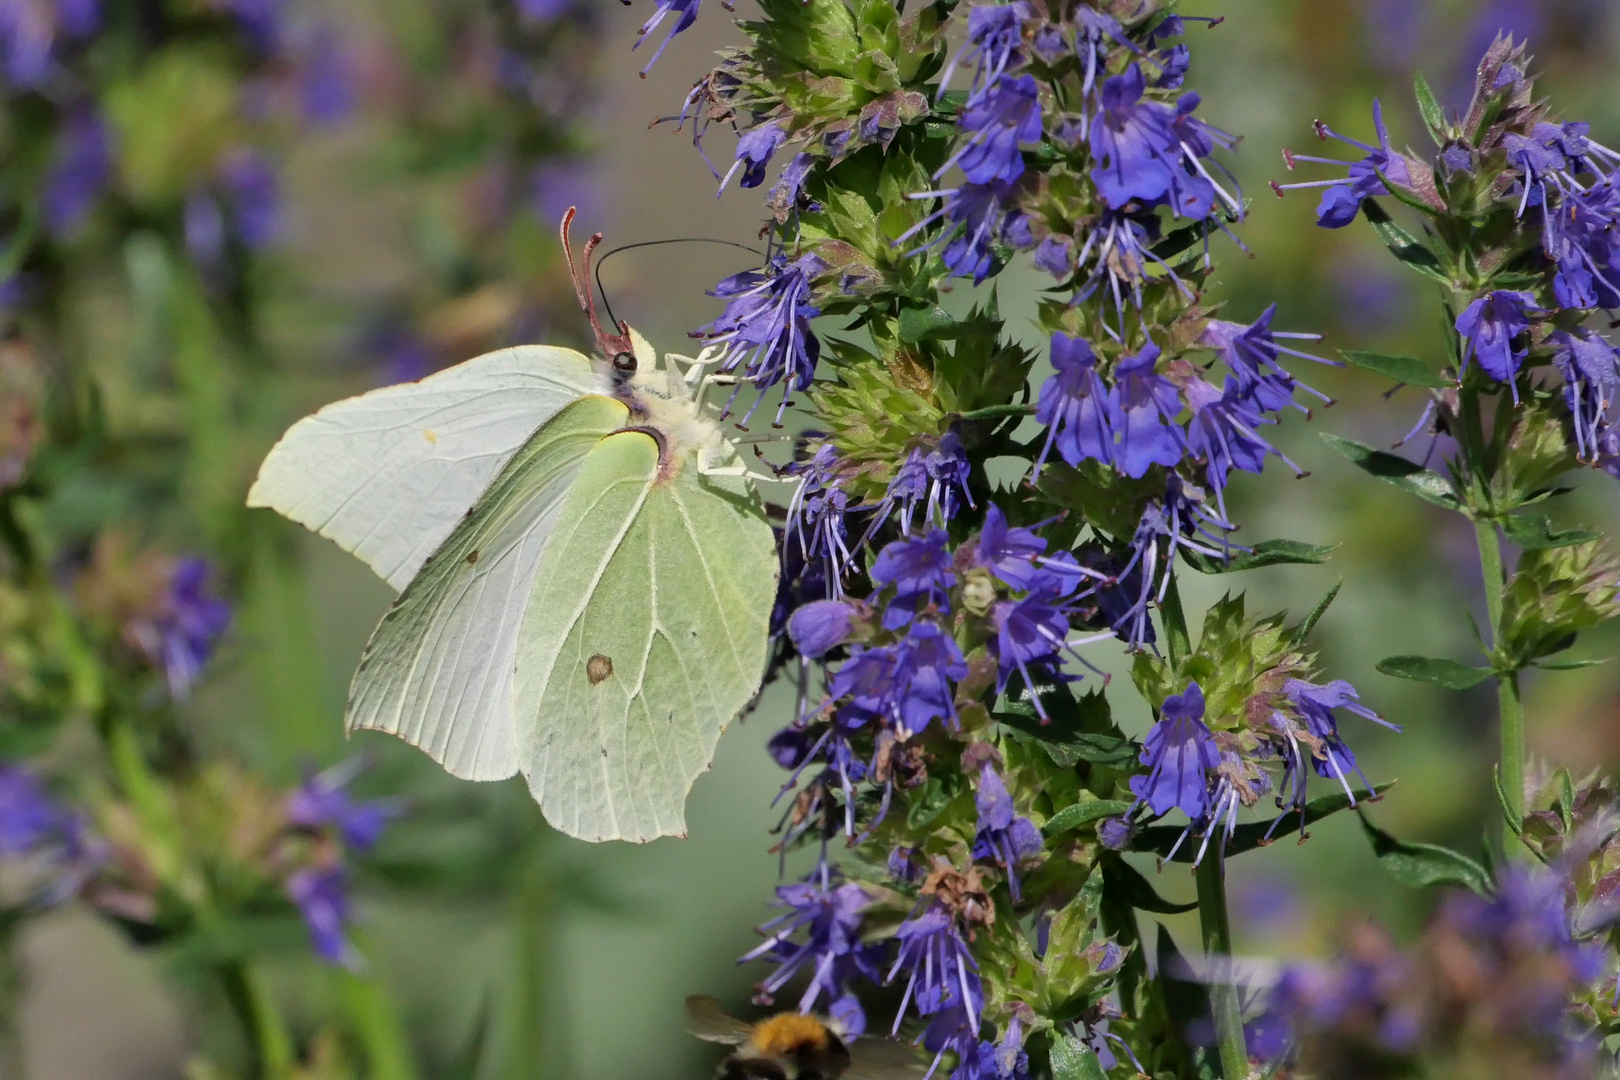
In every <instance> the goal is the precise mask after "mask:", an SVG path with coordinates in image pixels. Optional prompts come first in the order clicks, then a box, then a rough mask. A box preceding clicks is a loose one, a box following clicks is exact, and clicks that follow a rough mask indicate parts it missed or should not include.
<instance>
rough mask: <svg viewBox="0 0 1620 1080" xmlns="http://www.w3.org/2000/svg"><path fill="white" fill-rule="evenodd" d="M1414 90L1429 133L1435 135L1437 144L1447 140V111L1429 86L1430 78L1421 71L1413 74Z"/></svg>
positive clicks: (1419, 110)
mask: <svg viewBox="0 0 1620 1080" xmlns="http://www.w3.org/2000/svg"><path fill="white" fill-rule="evenodd" d="M1412 91H1413V93H1414V94H1415V95H1416V97H1417V105H1418V112H1419V113H1420V114H1422V116H1423V123H1424V124H1425V125H1426V126H1427V127H1428V129H1429V134H1430V135H1431V136H1433V137H1434V141H1435V143H1436V144H1441V143H1444V142H1445V135H1446V112H1445V110H1444V109H1442V108H1441V107H1440V99H1439V98H1437V97H1435V96H1434V91H1433V90H1432V89H1430V87H1429V80H1428V79H1425V78H1424V77H1423V72H1421V71H1419V72H1416V73H1414V74H1413V76H1412Z"/></svg>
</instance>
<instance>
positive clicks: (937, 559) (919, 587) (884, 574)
mask: <svg viewBox="0 0 1620 1080" xmlns="http://www.w3.org/2000/svg"><path fill="white" fill-rule="evenodd" d="M950 542H951V541H950V536H949V534H947V533H946V532H945V530H944V529H931V530H929V532H928V533H927V534H926V535H922V536H916V537H909V538H904V539H900V540H896V541H894V542H893V543H890V544H886V545H884V548H883V550H882V551H880V552H878V556H877V558H876V559H875V560H873V562H872V568H871V570H870V571H869V573H870V576H871V578H872V582H873V584H875V585H877V586H878V587H879V588H887V587H888V586H891V585H892V586H894V588H895V591H896V593H897V594H898V595H900V596H915V595H918V594H924V595H927V596H929V597H931V598H934V599H937V600H942V599H943V598H944V594H945V593H946V591H947V590H949V589H950V587H951V586H952V585H955V584H956V574H955V573H954V572H953V571H952V569H951V567H952V563H953V559H952V555H951V552H950Z"/></svg>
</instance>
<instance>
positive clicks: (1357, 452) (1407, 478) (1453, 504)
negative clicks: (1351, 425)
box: [1322, 431, 1462, 510]
mask: <svg viewBox="0 0 1620 1080" xmlns="http://www.w3.org/2000/svg"><path fill="white" fill-rule="evenodd" d="M1322 438H1324V439H1326V440H1327V444H1328V445H1329V446H1331V447H1333V449H1335V450H1337V451H1338V452H1339V453H1341V454H1343V455H1344V456H1345V457H1347V458H1349V459H1350V460H1351V461H1352V462H1354V463H1355V465H1356V466H1357V467H1358V468H1360V469H1361V470H1362V471H1364V472H1367V473H1370V474H1372V475H1373V476H1376V477H1377V478H1378V479H1380V480H1382V481H1384V483H1386V484H1393V485H1395V486H1396V487H1398V488H1400V489H1401V490H1402V491H1406V492H1409V493H1411V494H1413V495H1416V496H1417V497H1418V498H1420V499H1422V500H1424V501H1425V502H1431V503H1434V504H1435V505H1436V506H1443V507H1445V508H1446V509H1447V510H1459V509H1461V508H1462V504H1461V503H1460V502H1458V500H1457V496H1456V494H1455V493H1454V492H1453V491H1452V490H1451V483H1450V482H1449V481H1448V480H1446V478H1445V477H1443V476H1441V475H1440V474H1439V473H1437V472H1431V471H1429V470H1428V469H1425V468H1424V467H1423V466H1421V465H1416V464H1413V463H1412V462H1410V461H1407V460H1406V459H1405V458H1403V457H1396V456H1395V455H1394V454H1386V453H1384V451H1382V450H1374V449H1373V448H1372V447H1370V446H1368V445H1366V444H1365V443H1358V442H1356V441H1355V440H1354V439H1346V438H1343V437H1341V436H1338V435H1334V434H1331V433H1329V432H1325V431H1324V432H1323V433H1322Z"/></svg>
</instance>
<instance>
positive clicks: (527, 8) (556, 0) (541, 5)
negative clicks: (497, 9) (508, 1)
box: [518, 0, 577, 22]
mask: <svg viewBox="0 0 1620 1080" xmlns="http://www.w3.org/2000/svg"><path fill="white" fill-rule="evenodd" d="M576 2H577V0H518V14H519V15H521V16H523V17H524V18H525V19H531V20H533V21H534V22H550V21H551V20H553V19H560V18H562V17H563V16H564V15H569V14H572V13H573V11H574V4H575V3H576Z"/></svg>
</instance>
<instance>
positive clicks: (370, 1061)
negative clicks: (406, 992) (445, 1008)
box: [338, 971, 416, 1080]
mask: <svg viewBox="0 0 1620 1080" xmlns="http://www.w3.org/2000/svg"><path fill="white" fill-rule="evenodd" d="M338 990H339V993H340V994H341V996H342V998H343V1006H344V1011H345V1012H347V1013H348V1016H349V1022H350V1023H351V1024H352V1025H353V1026H354V1032H355V1035H356V1036H357V1038H358V1039H359V1042H360V1045H361V1047H362V1049H363V1050H364V1052H365V1055H366V1064H367V1065H368V1066H369V1067H370V1070H369V1071H368V1072H367V1073H366V1075H367V1076H369V1077H370V1078H371V1080H416V1064H415V1058H414V1056H413V1054H412V1052H411V1041H410V1038H409V1037H408V1036H407V1035H406V1034H405V1029H404V1027H403V1026H402V1025H401V1024H400V1021H399V1013H398V1012H397V1011H396V1010H395V1008H394V1003H393V1001H391V1000H390V999H389V997H388V994H387V993H386V992H385V991H384V990H383V988H382V985H381V984H380V983H379V982H378V981H377V979H376V977H375V976H372V977H370V978H362V977H361V976H359V975H356V974H354V973H353V972H350V971H340V972H339V973H338Z"/></svg>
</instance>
